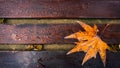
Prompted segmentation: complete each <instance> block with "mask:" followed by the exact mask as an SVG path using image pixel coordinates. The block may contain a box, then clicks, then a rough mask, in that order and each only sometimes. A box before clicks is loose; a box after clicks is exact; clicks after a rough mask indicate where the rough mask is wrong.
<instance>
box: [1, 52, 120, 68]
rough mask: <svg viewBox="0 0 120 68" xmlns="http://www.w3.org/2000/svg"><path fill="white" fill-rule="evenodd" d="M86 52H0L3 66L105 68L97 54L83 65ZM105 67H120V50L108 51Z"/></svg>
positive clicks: (18, 67) (20, 67)
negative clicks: (69, 53) (68, 53)
mask: <svg viewBox="0 0 120 68" xmlns="http://www.w3.org/2000/svg"><path fill="white" fill-rule="evenodd" d="M83 58H84V53H83V52H80V53H74V54H71V55H66V52H64V51H55V52H53V51H52V52H50V51H41V52H38V51H17V52H13V51H9V52H2V51H1V52H0V67H1V68H87V67H89V68H103V65H102V61H101V59H100V57H99V56H98V55H97V57H96V59H91V60H89V61H87V62H86V63H85V64H84V65H83V66H82V65H81V63H82V60H83ZM106 58H107V60H106V67H105V68H119V67H120V61H119V60H120V52H116V53H112V52H107V57H106Z"/></svg>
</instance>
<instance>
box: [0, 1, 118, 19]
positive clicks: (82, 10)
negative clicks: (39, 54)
mask: <svg viewBox="0 0 120 68" xmlns="http://www.w3.org/2000/svg"><path fill="white" fill-rule="evenodd" d="M119 7H120V1H119V0H100V1H97V0H85V1H84V0H0V18H120V9H119Z"/></svg>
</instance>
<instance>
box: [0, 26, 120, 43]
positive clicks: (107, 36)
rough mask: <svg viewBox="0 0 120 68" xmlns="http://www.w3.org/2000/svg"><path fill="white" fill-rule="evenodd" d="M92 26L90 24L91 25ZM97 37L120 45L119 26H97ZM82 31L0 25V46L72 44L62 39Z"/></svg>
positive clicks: (61, 27)
mask: <svg viewBox="0 0 120 68" xmlns="http://www.w3.org/2000/svg"><path fill="white" fill-rule="evenodd" d="M91 25H92V24H91ZM97 26H98V29H99V33H98V34H99V36H100V37H101V38H102V39H103V40H104V41H105V42H107V43H108V44H119V43H120V30H119V29H120V24H111V25H109V27H107V28H106V30H105V31H104V32H102V31H103V29H104V28H105V26H106V25H105V24H97ZM79 30H83V29H82V28H81V26H80V25H79V24H20V25H3V24H0V44H55V43H60V44H63V43H74V42H75V41H77V40H75V39H64V37H65V36H68V35H70V34H72V33H75V32H77V31H79Z"/></svg>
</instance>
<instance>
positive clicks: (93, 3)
mask: <svg viewBox="0 0 120 68" xmlns="http://www.w3.org/2000/svg"><path fill="white" fill-rule="evenodd" d="M119 8H120V1H119V0H100V1H97V0H86V1H85V0H0V18H38V19H39V18H42V19H47V18H49V19H64V18H66V19H76V18H100V19H101V18H109V19H117V18H118V19H119V18H120V9H119ZM90 25H93V24H90ZM105 25H106V24H97V26H98V29H99V30H100V32H99V35H100V36H101V37H102V39H103V40H104V41H106V42H107V43H108V44H119V43H120V30H119V29H120V24H110V26H109V27H108V28H107V29H106V31H105V32H104V34H102V30H103V28H104V27H105ZM80 29H82V28H81V27H80V25H78V24H20V25H10V24H0V44H71V43H74V41H76V40H72V39H69V40H68V39H67V40H66V39H64V37H65V36H67V35H69V34H72V33H74V32H77V31H79V30H80ZM101 34H102V35H101ZM81 55H84V54H83V53H75V54H72V55H69V56H66V55H65V52H63V51H61V52H58V51H56V52H49V51H42V52H39V51H17V52H14V53H13V51H0V67H2V68H59V67H60V68H80V67H82V68H84V67H90V68H103V66H102V63H101V61H100V58H98V59H97V60H96V61H95V60H94V62H92V63H91V60H90V61H89V62H88V63H86V65H85V66H81V65H80V64H81V61H82V60H81V59H82V58H83V57H81ZM75 56H77V57H75ZM56 57H57V58H56ZM79 57H81V58H79ZM98 57H99V56H98ZM76 58H78V59H76ZM65 59H66V60H65ZM69 59H71V60H69ZM119 59H120V53H119V52H116V53H112V52H107V63H106V68H119V67H120V63H119V62H120V61H119ZM52 60H54V61H52ZM79 60H81V61H79ZM92 60H93V59H92ZM56 61H58V62H56ZM89 65H91V66H89Z"/></svg>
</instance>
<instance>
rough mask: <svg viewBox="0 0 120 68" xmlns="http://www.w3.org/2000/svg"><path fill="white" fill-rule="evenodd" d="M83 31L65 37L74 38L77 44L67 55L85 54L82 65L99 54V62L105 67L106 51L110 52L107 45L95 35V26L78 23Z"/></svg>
mask: <svg viewBox="0 0 120 68" xmlns="http://www.w3.org/2000/svg"><path fill="white" fill-rule="evenodd" d="M78 23H79V24H80V25H81V26H82V27H83V28H84V30H85V31H79V32H76V33H74V34H71V35H69V36H66V37H65V38H66V39H68V38H75V39H78V42H76V43H75V44H76V46H75V47H74V48H73V49H72V50H70V51H69V52H68V53H67V55H68V54H71V53H74V52H80V51H83V52H85V53H86V54H85V57H84V59H83V62H82V65H83V64H84V63H85V62H86V61H88V60H89V59H91V58H93V57H94V58H96V54H97V53H99V54H100V57H101V60H102V62H103V64H104V66H105V62H106V49H108V50H110V48H109V46H108V45H107V43H105V42H104V41H102V40H101V38H100V37H99V36H98V35H97V32H98V31H99V30H98V29H97V26H96V25H94V26H93V27H91V26H89V25H87V24H85V23H83V22H81V21H79V22H78Z"/></svg>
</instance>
